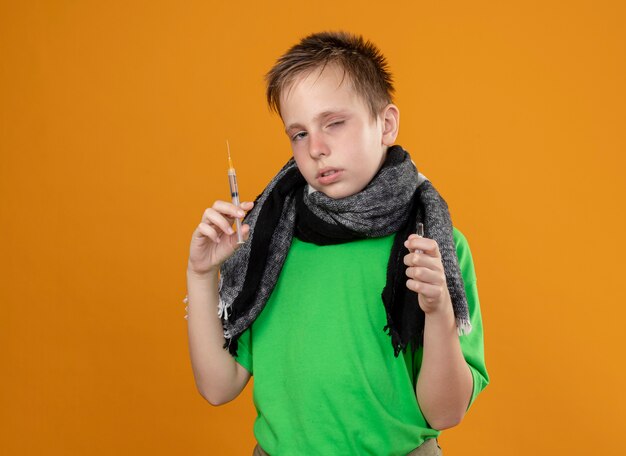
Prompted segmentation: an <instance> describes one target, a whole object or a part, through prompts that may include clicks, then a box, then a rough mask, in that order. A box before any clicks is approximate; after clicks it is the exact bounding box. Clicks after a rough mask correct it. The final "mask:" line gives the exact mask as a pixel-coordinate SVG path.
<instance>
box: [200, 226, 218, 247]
mask: <svg viewBox="0 0 626 456" xmlns="http://www.w3.org/2000/svg"><path fill="white" fill-rule="evenodd" d="M198 231H199V232H200V233H201V234H204V235H205V236H206V237H208V238H209V239H211V240H212V241H213V242H215V243H218V242H220V236H219V235H218V233H217V231H215V229H213V227H211V226H209V225H208V224H207V223H204V222H203V223H201V224H199V225H198Z"/></svg>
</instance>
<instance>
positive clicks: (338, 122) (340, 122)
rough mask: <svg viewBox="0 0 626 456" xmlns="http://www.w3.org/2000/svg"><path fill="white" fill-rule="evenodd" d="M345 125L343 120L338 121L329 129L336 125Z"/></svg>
mask: <svg viewBox="0 0 626 456" xmlns="http://www.w3.org/2000/svg"><path fill="white" fill-rule="evenodd" d="M342 123H343V120H338V121H337V122H333V123H331V124H330V125H328V126H329V127H334V126H335V125H341V124H342Z"/></svg>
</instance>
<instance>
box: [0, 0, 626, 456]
mask: <svg viewBox="0 0 626 456" xmlns="http://www.w3.org/2000/svg"><path fill="white" fill-rule="evenodd" d="M241 3H242V2H202V1H193V2H192V1H187V2H176V1H158V2H157V1H144V2H137V1H134V2H133V1H131V2H127V1H123V2H122V1H111V2H94V1H49V2H43V1H39V2H36V1H28V2H8V1H2V2H0V154H1V155H0V158H1V160H0V197H1V206H0V230H1V231H0V236H1V237H0V243H1V244H0V245H1V249H2V250H1V251H2V253H1V254H0V257H1V258H2V260H1V268H2V269H1V271H0V272H1V274H2V286H1V287H0V306H1V307H0V354H1V356H2V363H1V367H0V383H1V384H0V399H1V401H0V402H1V405H0V410H2V412H1V413H0V453H2V454H11V455H13V454H16V455H17V454H20V455H21V454H25V455H26V454H28V455H34V454H46V455H57V454H58V455H61V454H63V455H68V454H76V455H79V454H80V455H87V454H88V455H100V454H102V455H105V454H106V455H109V454H150V455H158V454H163V455H171V454H186V455H196V454H197V455H200V454H204V455H206V454H220V455H221V454H225V455H230V454H249V453H250V450H251V448H252V446H253V436H252V423H253V419H254V416H255V412H254V407H253V404H252V401H251V389H250V386H249V387H248V388H247V389H246V391H245V392H244V394H243V395H242V396H241V397H240V398H238V399H237V400H236V401H234V402H232V403H230V404H227V405H225V406H223V407H218V408H214V407H212V406H210V405H209V404H208V403H206V402H205V401H204V400H203V399H202V398H201V397H200V395H199V394H198V393H197V392H196V390H195V386H194V382H193V377H192V372H191V366H190V363H189V358H188V353H187V334H186V320H184V319H183V315H184V314H185V312H184V304H183V303H182V302H181V300H182V298H183V297H184V295H185V292H186V282H185V269H186V261H187V254H188V248H189V241H190V237H191V233H192V232H193V230H194V229H195V227H196V225H197V223H199V221H200V217H201V215H202V212H203V211H204V209H205V208H206V207H208V206H210V205H211V203H212V202H213V200H214V199H217V198H220V199H225V198H227V197H228V186H227V179H226V156H225V140H226V139H229V140H230V145H231V149H232V152H233V159H234V161H235V166H236V167H237V171H238V176H239V182H240V190H241V193H242V195H243V197H244V198H245V199H253V198H254V197H255V196H256V195H257V194H258V193H259V192H260V191H261V189H262V188H263V186H264V185H265V183H266V182H267V181H268V180H269V179H270V178H271V177H272V176H273V175H274V173H275V172H276V171H277V169H278V167H279V166H281V165H282V164H283V163H284V162H285V161H286V160H287V158H288V157H289V154H290V150H289V144H288V142H287V139H286V137H285V136H284V133H282V131H281V124H280V121H279V119H278V118H277V117H276V116H272V115H270V113H269V112H268V110H267V108H266V106H265V104H264V103H265V101H264V87H263V79H262V77H263V74H264V73H265V72H266V71H267V70H268V69H269V67H270V66H271V65H272V63H273V62H274V60H275V59H276V58H277V57H278V56H279V55H280V54H281V53H282V52H283V51H285V50H286V49H287V48H288V47H289V46H290V45H292V44H294V43H295V42H296V41H297V40H298V38H300V37H301V36H303V35H304V34H308V33H310V32H314V31H321V30H324V29H339V28H341V29H346V30H349V31H353V32H358V33H362V34H364V35H365V36H366V37H368V38H370V39H371V40H372V41H374V42H375V43H376V44H377V45H379V46H380V47H381V49H382V50H383V52H384V53H385V54H386V55H387V57H388V59H389V63H390V65H391V68H392V70H393V72H394V73H395V75H396V81H397V92H398V97H397V103H398V105H399V107H400V109H401V133H400V138H399V143H400V144H402V145H403V146H404V147H405V148H406V149H408V150H409V151H410V152H411V153H412V156H413V159H414V161H415V162H416V163H417V165H418V169H420V171H421V172H423V173H424V174H425V175H426V176H427V177H429V178H430V179H431V181H432V182H433V183H434V184H435V185H436V186H437V188H438V189H439V190H440V192H441V193H442V195H443V196H444V198H445V199H446V200H447V202H448V204H449V206H450V210H451V215H452V218H453V221H454V223H455V224H456V225H457V226H458V227H459V228H460V229H461V230H462V231H463V232H464V233H465V234H466V236H467V238H468V240H469V242H470V245H471V248H472V250H473V254H474V259H475V263H476V271H477V275H478V286H479V291H480V297H481V306H482V311H483V319H484V324H485V344H486V357H487V367H488V369H489V373H490V375H491V377H492V383H491V384H490V385H489V386H488V387H487V389H486V390H485V391H484V392H483V393H482V394H481V396H480V397H479V399H478V400H477V402H476V403H475V404H474V405H473V407H472V409H471V410H470V412H469V414H468V415H467V416H466V418H465V420H464V421H463V423H462V424H461V425H460V426H458V427H456V428H454V429H450V430H447V431H444V433H443V435H442V437H441V439H440V442H441V444H442V447H443V448H444V453H445V454H447V455H460V454H464V455H528V454H533V455H554V454H568V455H575V454H603V455H618V454H619V455H621V454H624V453H625V452H626V444H625V443H624V440H623V431H624V429H625V428H626V427H625V425H626V420H625V419H624V409H626V395H625V394H624V390H623V387H624V385H625V384H626V378H625V375H624V371H625V368H624V359H625V357H624V351H623V346H624V343H623V331H624V330H623V327H624V321H626V312H625V310H624V308H625V306H624V292H623V291H621V292H620V291H619V290H620V289H622V288H621V285H622V284H621V281H622V280H624V279H623V275H624V267H623V261H624V260H623V259H624V255H625V254H626V252H625V251H624V250H625V249H624V246H623V244H621V243H620V242H621V241H620V240H619V238H620V237H621V236H620V234H619V233H623V229H624V228H623V227H624V193H625V188H624V171H623V167H624V153H625V152H626V148H625V139H624V138H625V135H624V123H625V118H626V116H625V106H626V97H625V89H624V81H626V68H625V66H626V59H625V58H624V57H625V56H626V49H625V48H626V32H625V31H624V30H625V29H624V23H625V19H626V15H625V14H624V13H625V10H624V3H623V2H620V1H617V0H616V1H613V2H611V1H601V0H596V1H591V0H588V1H561V2H556V1H536V0H535V1H514V2H501V1H492V2H489V1H483V0H477V1H473V2H467V1H450V2H425V1H406V2H404V1H396V2H375V3H374V2H372V3H369V4H367V5H366V4H364V3H363V2H357V1H347V2H336V1H334V0H333V1H318V2H312V3H304V4H303V3H298V2H291V1H280V2H279V1H277V2H273V4H272V6H271V7H270V6H259V3H260V2H249V4H248V5H247V6H245V7H241V6H240V5H241ZM370 5H371V6H370ZM374 5H375V7H374ZM620 182H621V183H620ZM229 427H230V428H232V427H237V428H238V431H237V432H234V431H231V430H229V429H228V428H229Z"/></svg>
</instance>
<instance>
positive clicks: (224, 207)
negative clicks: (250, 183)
mask: <svg viewBox="0 0 626 456" xmlns="http://www.w3.org/2000/svg"><path fill="white" fill-rule="evenodd" d="M212 209H213V210H215V211H217V212H219V213H220V214H222V215H223V216H224V217H228V218H230V219H235V218H242V217H243V216H245V215H246V214H245V212H244V210H243V209H242V208H241V207H237V206H235V205H234V204H233V203H229V202H227V201H220V200H218V201H215V203H213V207H212ZM231 223H232V222H231Z"/></svg>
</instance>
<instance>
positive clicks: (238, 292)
mask: <svg viewBox="0 0 626 456" xmlns="http://www.w3.org/2000/svg"><path fill="white" fill-rule="evenodd" d="M244 222H245V223H247V224H249V225H250V236H249V239H248V241H247V242H246V243H245V244H243V245H242V246H241V247H240V248H239V249H238V250H237V251H236V252H235V253H234V254H233V255H232V256H231V257H229V258H228V259H227V260H226V261H225V262H224V263H223V264H222V266H221V269H220V279H219V308H218V315H219V317H220V319H221V321H222V325H223V328H224V338H225V344H224V348H225V349H226V348H228V350H229V352H230V353H231V354H232V355H234V356H236V355H237V346H238V344H237V340H238V338H239V336H240V335H241V334H242V333H243V332H244V331H245V330H246V329H247V328H248V327H249V326H250V325H251V324H252V323H253V322H254V320H255V319H256V317H257V316H258V315H259V314H260V313H261V311H262V310H263V308H264V306H265V304H266V302H267V300H268V298H269V297H270V295H271V293H272V290H273V289H274V286H275V285H276V282H277V280H278V276H279V275H280V272H281V269H282V267H283V264H284V262H285V258H286V257H287V252H288V251H289V248H290V246H291V241H292V238H293V236H296V237H298V238H299V239H301V240H303V241H305V242H311V243H314V244H317V245H329V244H340V243H344V242H350V241H352V240H355V239H365V238H375V237H382V236H387V235H390V234H393V233H396V236H395V239H394V241H393V245H392V248H391V254H390V256H389V261H388V265H387V281H386V285H385V287H384V289H383V290H381V297H382V302H383V304H384V306H385V311H386V315H387V325H386V326H385V327H384V328H382V330H383V331H386V332H387V333H388V334H389V335H390V336H391V344H392V347H393V350H394V355H395V356H396V357H397V356H398V354H399V353H400V351H403V352H405V351H406V347H407V345H408V344H409V342H410V343H411V347H412V350H413V352H414V351H415V350H416V349H417V348H418V347H419V346H420V345H422V344H423V337H424V321H425V315H424V312H423V311H422V309H421V308H420V306H419V304H418V299H417V297H418V295H417V293H415V292H413V291H411V290H409V289H408V288H407V287H406V280H407V277H406V274H405V271H406V266H405V265H404V262H403V259H404V256H405V255H406V254H408V253H409V252H408V250H407V249H406V247H404V241H405V240H406V239H407V238H408V237H409V235H410V234H411V233H415V232H416V229H417V224H418V223H420V222H421V223H423V224H424V236H425V237H427V238H431V239H434V240H435V241H437V244H438V246H439V251H440V253H441V257H442V263H443V267H444V271H445V275H446V282H447V286H448V291H449V292H450V298H451V300H452V306H453V310H454V315H455V319H456V324H457V332H458V334H459V335H462V334H467V333H469V332H470V331H471V329H472V326H471V323H470V320H469V312H468V308H467V299H466V296H465V288H464V284H463V278H462V276H461V273H460V270H459V264H458V259H457V255H456V248H455V245H454V241H453V237H452V221H451V219H450V214H449V212H448V205H447V203H446V202H445V200H444V199H443V198H442V197H441V195H440V194H439V192H437V190H435V188H434V187H433V186H432V184H431V183H430V181H429V180H428V179H426V177H425V176H424V175H422V174H421V173H419V172H418V171H417V168H416V167H415V165H414V164H413V162H412V161H411V158H410V156H409V154H408V153H407V152H406V151H405V150H404V149H403V148H402V147H401V146H399V145H394V146H392V147H390V148H389V149H388V150H387V156H386V158H385V161H384V163H383V165H382V167H381V169H380V170H379V171H378V173H377V174H376V175H375V176H374V178H373V179H372V180H371V182H370V183H369V184H368V185H367V186H366V187H365V188H364V189H363V190H361V191H360V192H359V193H356V194H354V195H351V196H348V197H345V198H339V199H333V198H330V197H328V196H326V195H325V194H324V193H322V192H319V191H311V189H310V187H309V186H308V185H307V183H306V181H305V179H304V177H303V176H302V174H301V173H300V171H299V170H298V168H297V166H296V163H295V161H294V159H293V158H291V159H290V160H289V161H288V162H287V163H286V164H285V166H284V167H283V168H282V169H281V170H280V171H279V172H278V174H277V175H276V176H275V177H274V178H273V179H272V181H271V182H270V183H269V184H268V185H267V187H266V188H265V189H264V190H263V192H262V193H261V194H260V195H259V196H258V197H257V198H256V200H255V205H254V208H253V209H252V210H251V211H250V212H248V214H247V215H246V217H245V218H244ZM293 305H297V303H293Z"/></svg>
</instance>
